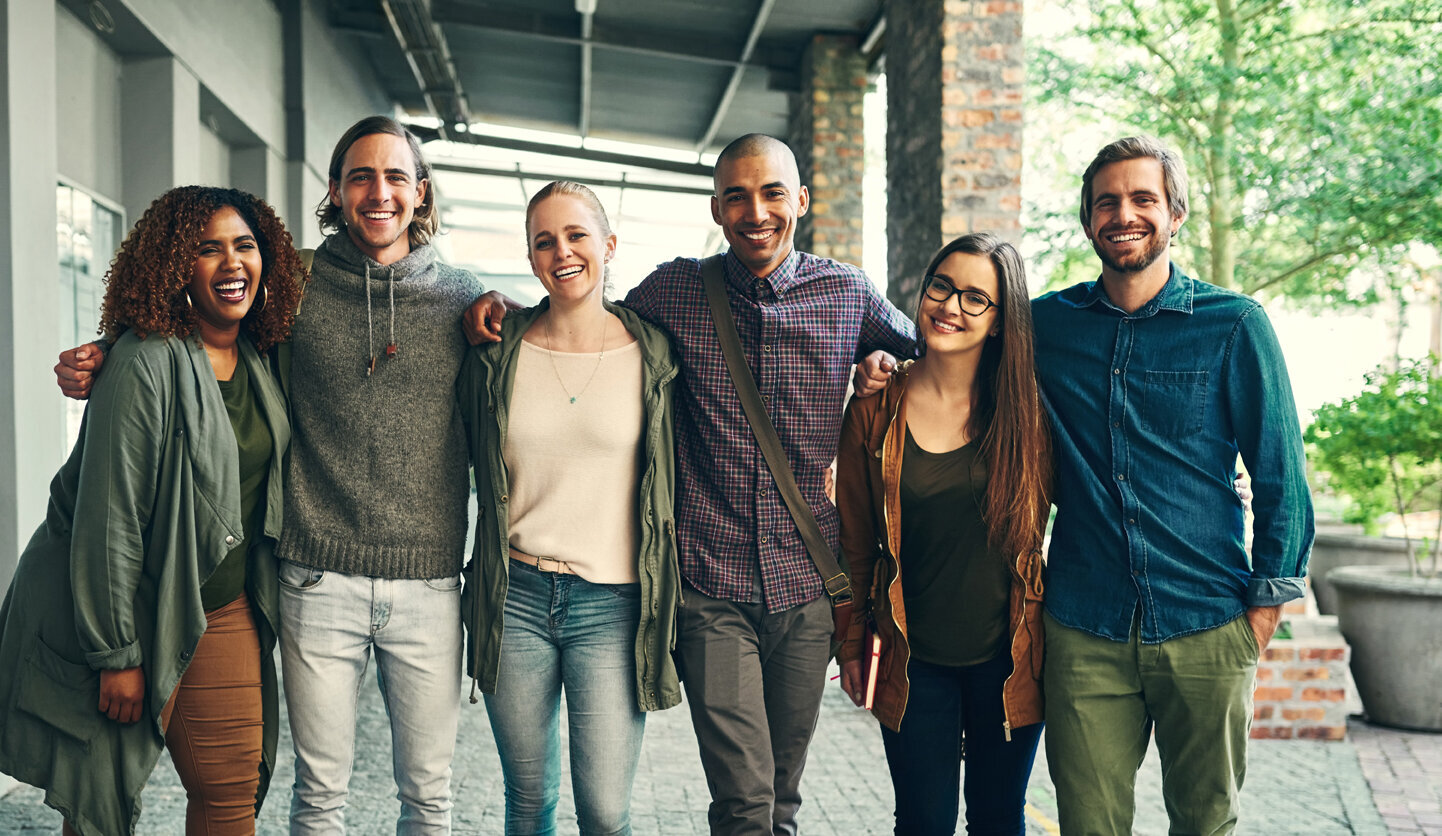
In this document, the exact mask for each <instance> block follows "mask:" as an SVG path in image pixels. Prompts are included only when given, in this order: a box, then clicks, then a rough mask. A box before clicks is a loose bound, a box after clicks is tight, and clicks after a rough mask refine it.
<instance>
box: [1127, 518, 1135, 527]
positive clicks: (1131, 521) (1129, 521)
mask: <svg viewBox="0 0 1442 836" xmlns="http://www.w3.org/2000/svg"><path fill="white" fill-rule="evenodd" d="M1127 524H1128V525H1136V524H1137V518H1136V517H1128V518H1127Z"/></svg>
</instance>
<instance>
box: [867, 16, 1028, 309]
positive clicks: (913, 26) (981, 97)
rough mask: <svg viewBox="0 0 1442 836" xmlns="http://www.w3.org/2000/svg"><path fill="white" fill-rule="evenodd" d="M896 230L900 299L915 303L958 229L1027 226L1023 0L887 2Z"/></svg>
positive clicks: (1014, 237) (893, 249) (894, 273)
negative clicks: (934, 260) (928, 270)
mask: <svg viewBox="0 0 1442 836" xmlns="http://www.w3.org/2000/svg"><path fill="white" fill-rule="evenodd" d="M886 8H887V12H886V16H887V32H886V39H887V46H886V56H887V57H886V61H887V65H886V72H887V108H888V113H887V119H888V125H889V127H888V131H887V148H886V150H887V176H888V179H889V185H888V209H887V234H888V236H889V238H890V256H889V262H890V263H889V265H888V266H889V269H890V274H891V297H892V301H894V302H897V303H898V304H901V303H902V301H901V300H905V301H906V303H908V304H909V302H910V300H911V298H912V297H913V296H914V295H915V288H916V284H917V282H919V281H920V276H921V273H922V272H923V271H924V269H925V267H926V264H927V261H928V260H929V259H930V258H931V256H932V254H933V253H934V252H935V250H936V248H937V247H939V246H940V245H941V244H942V243H944V242H945V241H948V240H950V239H952V238H954V237H956V236H957V235H962V234H965V233H968V232H994V233H997V234H999V235H1001V236H1002V237H1004V238H1006V239H1008V240H1010V241H1012V242H1014V243H1015V242H1018V241H1019V240H1020V237H1021V160H1022V145H1021V137H1022V113H1023V111H1022V104H1023V95H1024V86H1025V80H1026V68H1025V59H1024V56H1023V53H1022V3H1021V2H1002V0H979V1H978V2H968V1H967V0H945V2H943V3H938V2H936V0H889V2H888V3H887V6H886Z"/></svg>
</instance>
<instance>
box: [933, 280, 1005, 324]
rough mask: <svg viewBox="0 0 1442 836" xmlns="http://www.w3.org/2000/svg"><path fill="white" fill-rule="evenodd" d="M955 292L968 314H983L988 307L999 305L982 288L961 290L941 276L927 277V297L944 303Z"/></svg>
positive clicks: (962, 310)
mask: <svg viewBox="0 0 1442 836" xmlns="http://www.w3.org/2000/svg"><path fill="white" fill-rule="evenodd" d="M953 294H955V295H956V297H957V298H958V299H960V300H961V312H962V313H964V314H966V315H967V316H981V315H982V314H984V313H986V311H987V309H988V308H995V307H998V305H997V304H996V303H995V302H993V301H991V297H990V296H987V295H986V294H985V293H982V292H981V291H980V290H960V289H958V288H956V287H954V286H953V285H952V283H951V282H949V281H947V280H946V279H943V278H942V277H940V276H927V277H926V298H928V299H930V300H931V301H933V302H940V303H942V304H943V305H944V304H946V300H948V299H950V298H951V297H952V295H953Z"/></svg>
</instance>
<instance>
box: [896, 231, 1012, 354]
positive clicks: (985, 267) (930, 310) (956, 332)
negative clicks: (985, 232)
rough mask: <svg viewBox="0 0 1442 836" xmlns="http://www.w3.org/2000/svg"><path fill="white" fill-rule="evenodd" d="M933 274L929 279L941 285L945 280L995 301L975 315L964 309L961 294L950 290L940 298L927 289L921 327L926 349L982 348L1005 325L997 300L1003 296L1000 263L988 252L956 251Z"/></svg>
mask: <svg viewBox="0 0 1442 836" xmlns="http://www.w3.org/2000/svg"><path fill="white" fill-rule="evenodd" d="M931 275H932V278H929V279H928V280H927V281H933V280H934V281H937V284H938V288H939V289H941V288H940V285H941V283H942V282H945V283H947V284H949V285H950V287H949V288H945V289H947V290H949V289H950V288H955V289H956V290H959V291H961V292H962V293H963V294H967V295H970V296H972V297H975V296H976V295H977V294H980V295H982V296H985V297H986V299H987V300H988V301H990V302H992V303H993V304H992V305H991V306H990V307H988V308H987V309H986V310H985V311H984V312H983V313H981V314H980V315H979V316H971V315H969V314H966V313H964V312H963V311H962V309H961V302H960V300H959V299H958V298H957V294H955V293H949V294H948V295H947V297H946V301H944V302H938V301H937V300H936V299H934V298H932V296H933V294H930V293H925V292H923V294H922V296H921V305H920V308H919V310H918V311H917V330H918V331H919V332H920V334H921V337H922V338H923V339H924V340H926V353H927V354H932V353H938V354H939V353H949V352H967V351H980V350H981V348H982V346H983V345H985V344H986V341H987V338H988V337H990V336H992V334H993V332H995V331H997V330H998V329H1000V328H1001V322H1000V319H999V317H1000V314H1001V310H1000V308H998V307H997V306H996V304H995V303H997V302H999V301H1000V300H1001V296H1000V293H1001V287H1000V282H998V281H997V277H996V265H994V264H992V261H991V259H990V258H988V257H986V256H984V255H974V254H972V253H962V252H955V253H952V254H951V255H948V256H947V257H946V258H944V259H942V262H941V264H939V265H937V267H936V270H935V272H933V273H932V274H931ZM934 295H940V294H939V293H937V294H934ZM977 301H979V300H977V299H975V298H973V299H972V302H977ZM976 307H980V305H976Z"/></svg>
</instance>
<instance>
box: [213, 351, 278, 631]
mask: <svg viewBox="0 0 1442 836" xmlns="http://www.w3.org/2000/svg"><path fill="white" fill-rule="evenodd" d="M219 383H220V394H221V397H223V398H224V399H225V411H226V412H228V413H230V426H231V428H232V429H234V430H235V445H236V448H237V450H238V451H239V453H240V519H241V522H242V524H243V525H244V532H245V538H244V539H243V540H242V541H241V542H240V544H239V545H237V546H236V547H235V548H233V549H231V550H230V554H227V555H226V556H225V559H224V560H222V561H221V562H220V565H219V566H217V567H216V568H215V571H214V572H213V573H212V574H211V576H210V577H209V578H207V579H206V581H205V583H204V584H202V585H201V587H200V602H201V605H202V606H204V607H205V611H206V612H210V611H212V610H217V609H220V608H221V607H223V606H225V605H226V604H229V603H230V602H231V601H234V600H235V599H236V598H239V597H240V594H241V593H242V592H244V591H245V577H246V561H247V556H248V555H249V553H250V546H251V544H252V543H253V542H254V541H255V540H256V539H258V538H259V537H260V530H261V527H262V526H263V525H264V522H265V503H264V501H263V500H264V499H265V484H266V475H267V474H268V473H269V471H270V457H271V454H272V451H273V450H274V447H275V440H274V439H273V438H272V437H271V434H270V426H269V425H268V424H266V422H265V415H264V414H263V413H262V412H261V410H260V401H259V400H258V399H257V398H256V396H255V390H254V389H252V388H251V385H250V372H249V371H248V370H247V369H246V367H245V363H244V362H243V361H242V362H240V363H237V364H236V365H235V374H234V375H232V376H231V378H230V380H222V381H219Z"/></svg>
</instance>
